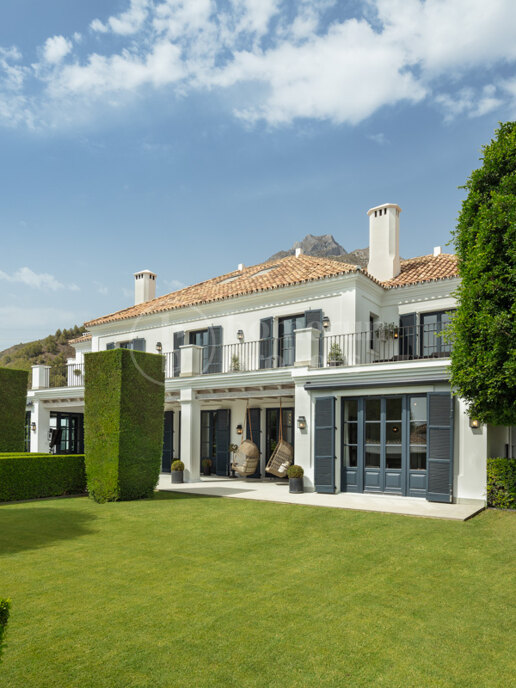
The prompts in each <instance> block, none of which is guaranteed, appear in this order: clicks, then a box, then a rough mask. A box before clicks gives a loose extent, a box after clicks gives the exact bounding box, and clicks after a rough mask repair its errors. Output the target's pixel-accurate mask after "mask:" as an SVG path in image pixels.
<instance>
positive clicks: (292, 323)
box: [278, 315, 305, 366]
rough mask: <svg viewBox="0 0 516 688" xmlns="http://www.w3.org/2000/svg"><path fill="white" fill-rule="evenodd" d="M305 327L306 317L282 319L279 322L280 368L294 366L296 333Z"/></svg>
mask: <svg viewBox="0 0 516 688" xmlns="http://www.w3.org/2000/svg"><path fill="white" fill-rule="evenodd" d="M304 326H305V316H304V315H293V316H291V317H288V318H280V319H279V321H278V337H279V342H278V347H279V350H278V354H279V365H280V366H292V365H294V363H295V360H296V335H295V331H296V330H299V329H301V328H303V327H304Z"/></svg>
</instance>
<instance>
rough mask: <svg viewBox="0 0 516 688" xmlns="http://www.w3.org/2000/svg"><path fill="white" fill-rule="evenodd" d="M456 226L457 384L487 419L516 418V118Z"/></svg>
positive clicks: (488, 153)
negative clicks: (459, 282)
mask: <svg viewBox="0 0 516 688" xmlns="http://www.w3.org/2000/svg"><path fill="white" fill-rule="evenodd" d="M481 160H482V163H483V164H482V167H480V168H479V169H477V170H474V171H473V172H472V174H471V176H470V177H469V179H468V181H467V183H466V185H465V187H464V188H465V189H467V191H468V195H467V198H466V199H465V201H464V202H463V204H462V209H461V212H460V215H459V220H458V224H457V228H456V230H455V232H454V240H455V246H456V250H457V255H458V258H459V272H460V276H461V285H460V287H459V289H458V294H457V295H458V301H459V306H458V309H457V312H456V315H455V316H454V318H453V323H452V337H453V353H452V366H451V368H452V376H451V380H452V385H453V386H454V388H455V389H456V390H457V393H458V394H459V395H460V396H461V397H463V398H464V399H465V400H466V402H467V403H468V406H469V409H470V414H471V415H473V416H475V417H477V418H478V419H479V420H481V421H482V422H484V423H493V424H499V425H511V424H516V122H506V123H505V124H501V125H500V128H499V129H498V130H497V131H496V136H495V138H494V139H493V140H492V141H491V143H490V144H489V145H487V146H484V148H483V157H482V158H481Z"/></svg>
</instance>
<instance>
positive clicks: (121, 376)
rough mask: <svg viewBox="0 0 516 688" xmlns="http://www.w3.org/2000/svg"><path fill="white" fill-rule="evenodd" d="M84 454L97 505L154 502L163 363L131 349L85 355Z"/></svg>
mask: <svg viewBox="0 0 516 688" xmlns="http://www.w3.org/2000/svg"><path fill="white" fill-rule="evenodd" d="M84 379H85V399H84V407H85V408H84V448H85V463H86V478H87V483H88V491H89V493H90V496H91V497H92V498H93V499H94V500H95V501H97V502H107V501H115V500H119V499H120V500H127V499H141V498H142V497H151V496H152V494H153V491H154V488H155V486H156V484H157V482H158V478H159V471H160V465H161V454H162V448H163V412H164V404H165V386H164V382H165V380H164V371H163V359H162V357H161V356H159V355H156V354H147V353H143V352H140V351H131V350H128V349H114V350H112V351H100V352H97V353H90V354H86V355H85V375H84Z"/></svg>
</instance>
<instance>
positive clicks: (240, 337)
mask: <svg viewBox="0 0 516 688" xmlns="http://www.w3.org/2000/svg"><path fill="white" fill-rule="evenodd" d="M237 339H238V341H239V342H242V341H244V330H238V332H237Z"/></svg>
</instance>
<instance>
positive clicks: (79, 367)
mask: <svg viewBox="0 0 516 688" xmlns="http://www.w3.org/2000/svg"><path fill="white" fill-rule="evenodd" d="M83 385H84V363H68V364H67V365H60V366H52V367H51V368H50V370H49V371H48V386H49V387H82V386H83Z"/></svg>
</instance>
